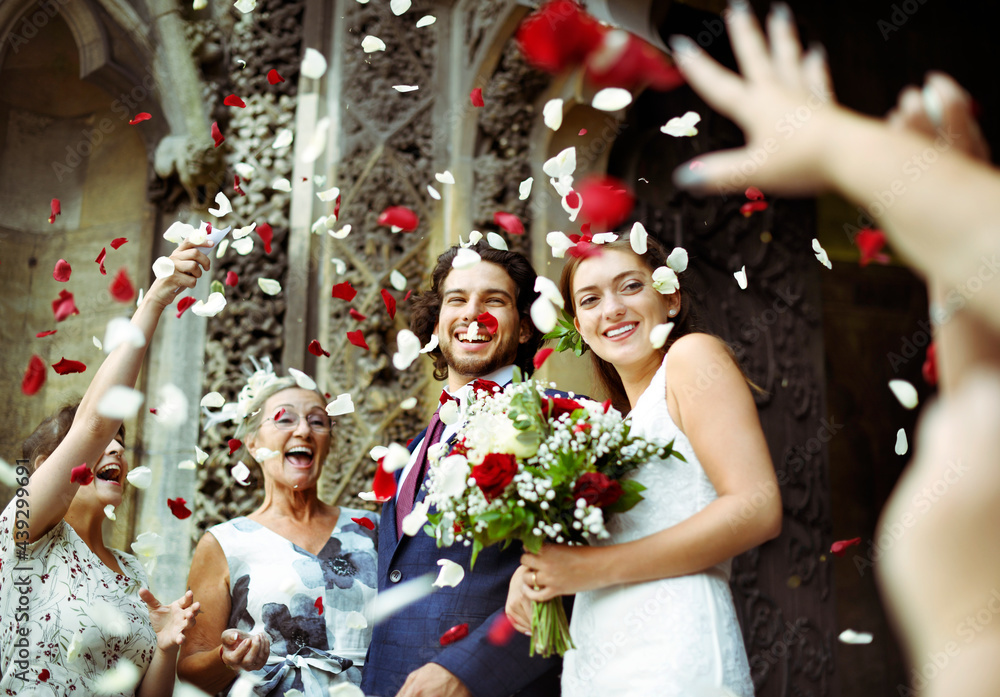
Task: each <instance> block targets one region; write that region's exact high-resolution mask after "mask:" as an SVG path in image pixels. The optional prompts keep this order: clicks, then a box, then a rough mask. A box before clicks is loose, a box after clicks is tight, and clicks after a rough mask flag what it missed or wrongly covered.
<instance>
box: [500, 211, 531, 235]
mask: <svg viewBox="0 0 1000 697" xmlns="http://www.w3.org/2000/svg"><path fill="white" fill-rule="evenodd" d="M493 222H494V223H496V224H497V225H499V226H500V227H501V228H503V229H504V230H505V231H506V232H508V233H509V234H511V235H523V234H524V224H523V223H522V222H521V220H520V218H518V217H517V216H516V215H514V214H513V213H504V212H503V211H497V212H496V213H494V214H493Z"/></svg>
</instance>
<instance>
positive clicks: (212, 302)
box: [191, 293, 226, 317]
mask: <svg viewBox="0 0 1000 697" xmlns="http://www.w3.org/2000/svg"><path fill="white" fill-rule="evenodd" d="M225 307H226V296H225V295H223V294H222V293H210V294H209V296H208V300H207V301H204V302H203V301H201V300H199V301H198V302H196V303H195V304H194V305H193V306H192V307H191V312H193V313H194V314H196V315H198V316H199V317H215V316H216V315H217V314H219V313H220V312H222V310H223V308H225Z"/></svg>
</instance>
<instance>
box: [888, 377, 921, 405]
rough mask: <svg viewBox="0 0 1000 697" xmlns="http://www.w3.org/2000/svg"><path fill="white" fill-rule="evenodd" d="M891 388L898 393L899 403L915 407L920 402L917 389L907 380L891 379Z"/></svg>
mask: <svg viewBox="0 0 1000 697" xmlns="http://www.w3.org/2000/svg"><path fill="white" fill-rule="evenodd" d="M889 389H891V390H892V393H893V394H894V395H896V399H898V400H899V403H900V404H902V405H903V406H904V407H906V408H907V409H913V408H914V407H916V406H917V403H918V402H919V399H918V397H917V389H916V388H915V387H914V386H913V385H911V384H910V383H908V382H907V381H906V380H890V381H889Z"/></svg>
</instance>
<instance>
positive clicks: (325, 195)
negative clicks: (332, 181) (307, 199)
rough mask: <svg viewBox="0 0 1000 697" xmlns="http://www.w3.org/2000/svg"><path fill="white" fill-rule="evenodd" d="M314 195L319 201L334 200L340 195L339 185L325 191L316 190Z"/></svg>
mask: <svg viewBox="0 0 1000 697" xmlns="http://www.w3.org/2000/svg"><path fill="white" fill-rule="evenodd" d="M316 196H317V197H318V198H319V200H320V201H336V200H337V197H338V196H340V187H339V186H334V187H332V188H330V189H327V190H326V191H317V192H316Z"/></svg>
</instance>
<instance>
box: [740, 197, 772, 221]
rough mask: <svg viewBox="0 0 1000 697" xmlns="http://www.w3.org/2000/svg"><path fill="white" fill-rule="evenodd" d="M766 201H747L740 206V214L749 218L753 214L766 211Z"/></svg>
mask: <svg viewBox="0 0 1000 697" xmlns="http://www.w3.org/2000/svg"><path fill="white" fill-rule="evenodd" d="M767 207H768V203H767V201H747V202H746V203H744V204H743V205H742V206H740V213H742V214H743V215H744V216H746V217H747V218H749V217H750V216H751V215H753V214H754V213H757V212H759V211H765V210H767Z"/></svg>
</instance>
